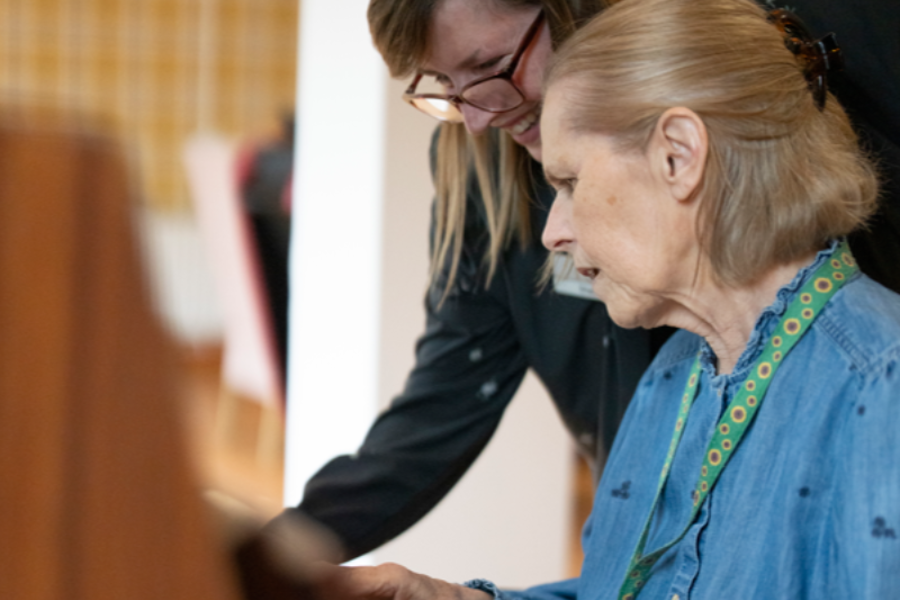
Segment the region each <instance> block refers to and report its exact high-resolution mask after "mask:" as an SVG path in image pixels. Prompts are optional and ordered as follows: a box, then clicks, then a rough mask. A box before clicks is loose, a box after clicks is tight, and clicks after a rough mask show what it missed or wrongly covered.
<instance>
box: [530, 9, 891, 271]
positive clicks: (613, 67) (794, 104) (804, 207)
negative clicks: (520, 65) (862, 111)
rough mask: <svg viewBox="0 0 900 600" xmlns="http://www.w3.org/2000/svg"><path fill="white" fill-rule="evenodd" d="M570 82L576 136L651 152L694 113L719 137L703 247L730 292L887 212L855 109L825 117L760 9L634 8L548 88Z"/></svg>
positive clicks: (563, 60)
mask: <svg viewBox="0 0 900 600" xmlns="http://www.w3.org/2000/svg"><path fill="white" fill-rule="evenodd" d="M560 81H565V82H566V83H567V84H571V85H570V87H569V92H570V93H569V95H567V97H566V108H567V109H568V112H567V114H566V117H565V118H566V119H567V121H568V123H567V124H566V125H567V126H571V127H573V128H575V129H578V130H588V131H597V132H600V133H604V134H607V135H611V136H613V137H614V138H615V139H616V140H617V143H618V144H619V145H620V147H621V148H622V150H623V151H628V150H641V149H643V148H644V147H645V144H646V143H647V141H648V140H649V138H650V135H651V133H652V131H653V129H654V127H655V125H656V123H657V120H658V119H659V117H660V115H662V113H663V112H664V111H666V110H667V109H669V108H672V107H679V106H681V107H686V108H689V109H691V110H692V111H694V112H695V113H697V115H699V116H700V118H701V119H702V120H703V122H704V124H705V126H706V128H707V131H708V138H709V154H708V157H707V164H706V169H705V174H704V180H703V181H702V183H701V187H700V190H699V191H698V194H699V196H698V198H699V199H700V202H701V205H700V212H699V215H698V231H699V232H700V242H701V244H702V246H703V248H704V251H705V254H706V256H707V257H708V258H709V260H710V262H711V265H712V269H713V272H714V273H715V275H716V276H717V277H719V279H720V280H722V281H723V282H725V283H727V284H739V283H744V282H748V281H752V280H753V279H754V278H755V277H757V276H758V275H760V274H761V273H763V272H764V271H766V270H767V269H769V268H771V267H773V266H775V265H777V264H784V263H786V262H789V261H791V260H793V259H796V258H799V257H801V256H802V255H803V254H805V253H808V252H809V251H811V250H814V249H818V248H821V247H823V246H824V244H825V243H826V242H827V241H828V240H830V239H833V238H835V237H840V236H844V235H847V234H848V233H850V232H851V231H852V230H853V229H855V228H857V227H859V226H860V225H862V224H864V222H865V220H866V219H867V218H868V217H869V216H870V215H871V214H872V212H874V210H875V205H876V196H877V190H878V185H877V178H876V176H875V172H874V169H873V167H872V165H871V163H870V162H869V160H868V159H867V158H866V156H865V155H864V154H863V153H862V152H861V150H860V149H859V145H858V143H857V139H856V135H855V133H854V132H853V130H852V128H851V126H850V122H849V120H848V119H847V116H846V114H845V113H844V111H843V109H842V108H841V107H840V105H839V104H838V103H837V101H836V100H835V98H834V97H833V96H831V95H829V96H828V98H827V101H826V104H825V107H824V110H821V111H820V110H819V109H818V108H817V107H816V105H815V102H814V100H813V96H812V93H811V91H810V89H809V87H808V85H807V82H806V80H805V78H804V76H803V73H802V69H801V67H800V65H799V63H798V62H797V59H796V58H795V57H794V55H792V54H791V53H790V51H788V50H787V49H786V47H785V44H784V39H783V37H782V34H781V33H780V32H779V31H778V30H777V29H776V28H775V26H774V25H772V24H770V23H768V22H767V21H766V13H765V12H764V11H763V10H762V9H761V8H760V7H759V6H757V5H756V4H755V3H753V2H751V1H750V0H623V1H622V2H620V3H618V4H616V5H615V6H613V7H612V8H610V9H609V10H608V11H606V12H605V13H604V14H603V15H601V16H599V17H597V18H596V19H595V20H593V21H592V22H591V23H589V24H587V25H586V26H585V27H584V28H582V29H581V30H580V31H578V32H577V33H576V34H575V35H573V36H572V37H571V38H570V39H569V40H568V41H567V42H566V43H565V44H564V46H563V47H562V48H560V49H559V52H558V53H557V54H556V56H554V57H553V59H552V62H551V65H550V67H549V68H548V71H547V77H546V80H545V86H551V85H554V84H555V83H557V82H560Z"/></svg>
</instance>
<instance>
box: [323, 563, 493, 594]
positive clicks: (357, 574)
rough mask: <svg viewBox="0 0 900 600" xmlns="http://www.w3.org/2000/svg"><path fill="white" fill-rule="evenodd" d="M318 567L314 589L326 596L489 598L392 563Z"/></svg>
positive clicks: (478, 592) (476, 591)
mask: <svg viewBox="0 0 900 600" xmlns="http://www.w3.org/2000/svg"><path fill="white" fill-rule="evenodd" d="M320 565H321V564H320ZM317 570H318V576H317V577H316V579H317V585H316V591H317V592H318V594H319V596H320V597H321V598H328V599H329V600H489V599H490V597H491V596H490V595H489V594H486V593H485V592H481V591H478V590H473V589H470V588H467V587H464V586H461V585H456V584H452V583H447V582H446V581H441V580H440V579H433V578H431V577H427V576H425V575H420V574H418V573H413V572H412V571H410V570H409V569H406V568H404V567H401V566H400V565H395V564H392V563H387V564H384V565H381V566H378V567H335V566H332V565H321V566H320V568H319V569H317Z"/></svg>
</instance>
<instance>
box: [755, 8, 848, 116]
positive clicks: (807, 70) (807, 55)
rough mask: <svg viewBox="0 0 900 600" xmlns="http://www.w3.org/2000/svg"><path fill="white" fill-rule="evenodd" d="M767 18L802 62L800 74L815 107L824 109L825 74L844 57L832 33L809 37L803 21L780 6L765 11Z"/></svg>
mask: <svg viewBox="0 0 900 600" xmlns="http://www.w3.org/2000/svg"><path fill="white" fill-rule="evenodd" d="M768 18H769V21H770V22H771V23H772V24H774V25H775V26H776V27H777V28H778V30H779V31H781V33H782V34H784V36H785V37H784V45H785V47H786V48H787V49H788V50H790V51H791V52H792V53H793V54H794V56H796V57H797V58H798V59H799V60H800V62H801V63H802V65H803V76H804V77H806V82H807V83H808V84H809V89H810V91H812V95H813V100H814V101H815V103H816V107H817V108H818V109H819V110H824V108H825V99H826V98H827V96H828V94H827V92H828V85H827V83H828V81H827V79H828V74H829V73H835V72H837V71H840V70H841V69H843V68H844V59H843V57H842V56H841V49H840V47H839V46H838V44H837V41H836V40H835V37H834V34H833V33H829V34H828V35H825V36H823V37H821V38H819V39H818V40H813V39H812V36H811V35H810V34H809V32H808V31H807V29H806V27H805V26H804V25H803V21H801V20H800V18H799V17H798V16H797V15H795V14H794V13H792V12H790V11H787V10H784V9H782V8H776V9H775V10H772V11H769V17H768Z"/></svg>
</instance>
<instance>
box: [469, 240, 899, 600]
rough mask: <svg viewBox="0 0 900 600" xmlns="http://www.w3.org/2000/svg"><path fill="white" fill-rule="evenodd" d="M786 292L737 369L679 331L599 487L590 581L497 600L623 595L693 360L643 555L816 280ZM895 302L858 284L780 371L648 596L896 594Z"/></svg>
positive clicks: (662, 539)
mask: <svg viewBox="0 0 900 600" xmlns="http://www.w3.org/2000/svg"><path fill="white" fill-rule="evenodd" d="M834 248H835V246H834V245H832V247H831V248H829V249H828V250H824V251H822V252H820V253H819V254H818V255H817V257H816V259H815V260H814V261H813V263H812V264H811V265H809V266H808V267H806V268H804V269H802V270H801V271H800V272H799V273H798V274H797V276H796V278H795V279H794V280H793V281H792V282H791V283H790V284H788V285H787V286H785V287H784V288H782V289H781V290H779V292H778V294H777V298H776V300H775V302H774V303H773V304H772V305H771V306H769V307H768V308H767V309H766V310H764V311H763V313H762V314H761V315H760V316H759V318H758V320H757V322H756V326H755V329H754V331H753V334H752V336H751V338H750V341H749V342H748V344H747V347H746V348H745V350H744V352H743V354H742V356H741V357H740V359H739V360H738V363H737V365H736V366H735V369H734V370H733V372H732V373H730V374H727V375H717V374H716V369H715V356H714V354H713V352H712V349H711V348H710V347H709V345H708V344H707V343H706V342H705V341H704V340H703V339H702V338H700V337H698V336H696V335H694V334H692V333H688V332H685V331H681V332H678V333H677V334H676V335H675V336H673V337H672V338H671V339H670V340H669V342H668V343H667V344H666V345H665V346H664V347H663V349H662V350H661V351H660V353H659V355H658V356H657V358H656V359H655V360H654V362H653V363H652V364H651V366H650V368H649V369H648V370H647V372H646V373H645V374H644V377H643V379H642V380H641V383H640V384H639V387H638V390H637V392H636V393H635V397H634V399H633V401H632V403H631V405H630V406H629V408H628V411H627V413H626V415H625V419H624V421H623V423H622V426H621V429H620V430H619V435H618V437H617V438H616V441H615V444H614V446H613V450H612V452H611V454H610V458H609V462H608V463H607V466H606V469H605V471H604V473H603V478H602V481H601V482H600V486H599V488H598V489H597V494H596V498H595V502H594V507H593V511H592V514H591V517H590V519H589V520H588V523H587V524H586V526H585V530H584V533H583V539H582V543H583V546H584V551H585V560H584V564H583V567H582V573H581V577H580V578H578V579H573V580H568V581H564V582H559V583H553V584H548V585H544V586H539V587H536V588H531V589H529V590H526V591H523V592H506V591H504V592H500V591H499V590H497V589H496V588H495V587H494V586H493V585H492V584H490V583H489V582H487V581H484V580H475V581H472V582H469V584H467V585H470V587H475V588H479V589H483V590H485V591H488V592H490V593H492V594H494V596H495V597H496V598H509V599H512V598H522V599H526V598H527V599H533V600H538V599H551V598H578V599H579V600H589V599H591V600H592V599H604V600H606V599H615V598H616V597H617V594H618V590H619V587H620V586H621V584H622V581H623V579H624V576H625V572H626V569H627V567H628V563H629V560H630V558H631V556H632V553H633V552H634V548H635V545H636V543H637V541H638V538H639V536H640V534H641V530H642V528H643V526H644V523H645V521H646V519H647V516H648V514H649V511H650V509H651V505H652V503H653V498H654V495H655V493H656V488H657V485H658V481H659V474H660V470H661V469H662V465H663V462H664V461H665V456H666V452H667V448H668V446H669V443H670V441H671V439H672V431H673V427H674V423H675V420H676V415H677V412H678V407H679V400H680V398H681V395H682V394H683V392H684V386H685V382H686V380H687V378H688V373H689V371H690V369H691V366H692V364H693V361H694V359H695V357H696V356H697V353H698V351H699V352H700V356H701V365H702V374H701V378H700V388H699V393H698V395H697V398H696V400H695V401H694V405H693V407H692V409H691V412H690V415H689V417H688V422H687V424H686V427H685V430H684V434H683V437H682V439H681V443H680V445H679V446H678V450H677V452H676V454H675V458H674V461H673V464H672V468H671V472H670V475H669V479H668V482H667V483H666V486H665V488H664V490H663V493H662V496H661V498H660V502H659V505H658V506H657V508H656V510H655V511H654V514H653V518H652V522H651V527H650V531H649V538H648V541H647V546H646V551H645V554H649V553H650V552H651V551H653V550H655V549H656V548H659V547H661V546H663V545H665V544H666V543H668V542H669V541H671V540H672V539H673V538H675V537H676V536H677V535H678V534H679V533H681V531H682V530H683V528H684V527H685V525H686V524H687V520H688V518H689V515H690V512H691V508H692V500H691V492H692V491H693V489H694V486H695V485H696V482H697V478H698V474H699V471H700V465H701V463H702V460H703V455H704V453H705V451H706V448H707V444H708V442H709V440H710V438H711V437H712V434H713V431H714V429H715V427H716V423H717V421H718V419H719V417H720V416H721V415H722V413H723V411H724V409H725V407H726V406H727V405H728V403H729V401H730V399H731V398H732V397H733V396H734V394H735V393H736V391H737V390H738V389H739V388H740V386H741V384H742V383H743V381H744V380H745V378H746V376H747V374H748V372H749V370H750V368H751V367H752V365H753V363H754V362H755V361H756V359H757V358H758V357H759V355H760V354H761V352H762V350H763V348H764V346H765V343H766V342H767V341H768V339H769V337H770V335H771V334H772V331H773V330H774V328H775V327H776V325H777V324H778V321H779V319H780V318H781V316H782V315H783V314H784V311H785V310H786V309H787V306H788V305H789V303H790V301H791V300H793V299H794V297H795V296H796V294H797V293H798V290H799V288H800V287H801V286H802V284H803V283H804V282H805V281H806V280H807V279H808V278H809V277H810V276H811V275H812V272H813V271H814V270H815V269H816V268H817V267H818V266H819V265H820V264H821V263H822V262H823V261H825V260H827V259H828V258H829V257H830V255H831V254H832V252H833V251H834ZM898 363H900V296H898V295H897V294H894V293H893V292H890V291H889V290H887V289H886V288H884V287H882V286H880V285H879V284H877V283H875V282H873V281H872V280H871V279H869V278H868V277H866V276H865V275H861V274H857V275H855V276H854V277H852V278H851V279H850V280H849V281H848V283H847V284H846V285H845V286H844V288H842V289H841V290H840V291H838V292H837V293H836V294H835V296H834V297H833V298H832V299H831V300H830V302H829V303H828V304H827V305H826V306H825V308H824V309H823V310H822V311H821V313H820V314H819V316H818V317H817V319H816V320H815V321H814V322H813V324H812V326H811V327H810V329H809V330H808V331H807V332H806V334H805V335H804V337H803V338H802V339H801V340H800V341H799V342H798V344H797V345H796V346H795V347H794V348H793V350H792V351H791V352H790V354H788V355H787V356H786V357H785V359H784V361H783V363H782V366H781V367H780V369H779V370H778V371H777V372H776V374H775V376H774V379H773V381H772V383H771V385H770V387H769V391H768V394H767V396H766V397H765V399H764V400H763V403H762V405H761V406H760V408H759V411H758V413H757V415H756V420H755V422H754V423H753V424H752V425H751V426H750V428H749V429H748V431H747V433H746V435H745V436H744V439H743V440H742V441H741V442H740V444H739V446H738V447H737V448H736V450H735V451H734V452H733V454H732V457H731V460H730V462H729V463H728V465H727V466H726V468H725V469H724V470H723V472H722V474H721V476H720V478H719V480H718V482H717V483H716V485H715V487H714V488H713V489H712V491H711V492H710V494H709V495H708V496H707V498H706V500H705V501H704V503H703V505H702V506H701V510H700V512H699V514H698V517H697V519H696V521H695V522H694V523H693V524H692V525H691V527H690V529H689V530H688V532H687V534H686V535H685V536H684V537H683V538H682V539H681V540H680V541H679V542H678V543H677V544H675V545H674V546H673V547H672V548H670V549H669V550H668V551H667V552H666V553H665V554H664V555H663V557H662V558H661V559H660V560H659V562H657V563H656V565H655V566H654V568H653V571H652V576H651V578H650V580H649V581H648V582H647V584H646V586H645V587H644V589H643V591H642V592H641V593H640V596H639V600H648V599H660V598H665V599H674V600H686V599H688V598H692V599H713V598H715V599H720V598H766V599H770V598H779V599H780V598H791V599H793V598H810V599H816V600H819V599H822V598H900V368H898Z"/></svg>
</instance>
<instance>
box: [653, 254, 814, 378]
mask: <svg viewBox="0 0 900 600" xmlns="http://www.w3.org/2000/svg"><path fill="white" fill-rule="evenodd" d="M814 256H815V253H810V254H807V255H805V256H803V257H802V258H799V259H797V260H795V261H792V262H790V263H787V264H784V265H779V266H776V267H774V268H772V269H770V270H768V271H767V272H765V273H764V274H763V275H761V276H760V277H758V278H756V279H755V280H754V281H752V282H750V283H747V284H743V285H740V286H736V287H730V286H724V285H722V284H721V283H718V282H717V281H714V279H713V278H712V277H709V276H707V275H705V274H708V273H710V270H709V269H708V268H704V269H702V270H701V275H700V276H699V277H698V280H699V281H698V283H697V284H695V285H694V286H692V287H691V289H690V291H689V292H688V293H687V294H685V295H684V296H683V297H682V298H679V300H678V302H677V308H676V309H674V310H673V311H672V313H671V315H670V319H668V321H669V323H670V324H671V325H673V326H675V327H679V328H682V329H687V330H688V331H691V332H693V333H696V334H698V335H700V336H703V338H705V339H706V341H707V342H708V343H709V345H710V347H711V348H712V349H713V352H715V354H716V359H717V371H718V373H719V374H728V373H731V372H732V371H733V370H734V367H735V365H736V364H737V361H738V358H740V356H741V354H742V353H743V351H744V348H746V346H747V342H748V341H749V340H750V336H751V335H752V333H753V328H754V326H755V325H756V320H757V318H758V317H759V315H760V313H761V312H762V311H763V310H764V309H765V308H766V307H767V306H769V305H770V304H772V302H774V301H775V296H776V294H777V293H778V290H779V289H781V288H782V287H784V286H785V285H787V284H788V283H790V282H791V280H793V278H794V277H795V276H796V275H797V272H798V271H799V270H800V269H801V268H803V267H804V266H806V265H807V264H809V263H810V262H811V261H812V259H813V257H814Z"/></svg>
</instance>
